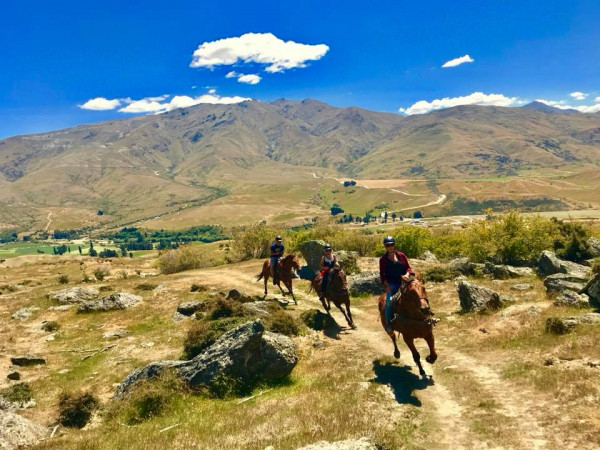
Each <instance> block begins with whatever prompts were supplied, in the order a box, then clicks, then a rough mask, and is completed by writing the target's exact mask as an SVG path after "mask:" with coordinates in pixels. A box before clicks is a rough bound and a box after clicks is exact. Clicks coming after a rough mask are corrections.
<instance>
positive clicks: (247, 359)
mask: <svg viewBox="0 0 600 450" xmlns="http://www.w3.org/2000/svg"><path fill="white" fill-rule="evenodd" d="M297 362H298V350H297V348H296V345H295V344H294V342H293V341H292V340H291V339H290V338H288V337H287V336H283V335H279V334H274V333H268V332H264V327H263V325H262V323H261V322H260V321H259V320H255V321H253V322H247V323H245V324H242V325H240V326H239V327H237V328H235V329H233V330H230V331H228V332H227V333H225V334H224V335H223V336H221V337H220V338H219V339H218V340H217V341H216V342H215V343H214V344H213V345H211V346H210V347H209V348H208V349H206V350H205V351H204V352H203V353H201V354H199V355H198V356H196V357H195V358H193V359H191V360H189V361H158V362H154V363H151V364H149V365H147V366H146V367H144V368H141V369H136V370H134V371H133V372H131V374H129V376H128V377H127V378H126V379H125V380H124V381H123V383H121V385H120V386H119V387H118V388H117V390H116V393H115V397H116V398H119V397H123V396H124V395H125V394H126V393H127V392H128V391H129V389H131V387H132V386H134V385H135V384H137V383H138V382H140V381H141V380H144V379H150V378H154V377H156V376H158V375H160V374H161V373H162V372H163V371H164V370H165V369H171V370H174V371H175V373H176V374H177V376H178V377H180V378H181V379H182V380H183V381H184V382H185V383H186V384H187V385H188V386H189V387H191V388H197V387H200V386H210V385H211V382H212V381H213V380H214V378H215V377H216V376H217V375H220V376H231V377H235V378H239V379H241V380H243V381H246V382H251V381H253V380H255V379H257V378H260V379H261V380H275V379H278V378H282V377H284V376H287V375H289V373H290V372H291V371H292V369H293V368H294V367H295V365H296V363H297Z"/></svg>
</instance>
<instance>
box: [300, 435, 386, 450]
mask: <svg viewBox="0 0 600 450" xmlns="http://www.w3.org/2000/svg"><path fill="white" fill-rule="evenodd" d="M378 448H379V447H377V446H376V445H375V444H373V443H372V442H371V441H370V440H369V439H368V438H366V437H363V438H360V439H348V440H345V441H336V442H327V441H320V442H316V443H314V444H310V445H306V446H304V447H299V448H298V449H297V450H377V449H378Z"/></svg>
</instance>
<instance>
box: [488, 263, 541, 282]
mask: <svg viewBox="0 0 600 450" xmlns="http://www.w3.org/2000/svg"><path fill="white" fill-rule="evenodd" d="M484 272H485V273H489V274H490V275H492V277H494V278H496V279H499V280H508V279H509V278H519V277H526V276H529V275H533V270H531V268H529V267H514V266H508V265H496V264H492V263H490V262H487V263H485V268H484Z"/></svg>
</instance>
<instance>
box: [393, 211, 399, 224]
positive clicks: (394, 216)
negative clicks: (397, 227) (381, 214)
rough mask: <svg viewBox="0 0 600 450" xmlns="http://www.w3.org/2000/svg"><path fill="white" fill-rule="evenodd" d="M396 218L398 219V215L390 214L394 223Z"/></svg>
mask: <svg viewBox="0 0 600 450" xmlns="http://www.w3.org/2000/svg"><path fill="white" fill-rule="evenodd" d="M396 217H398V215H397V214H396V213H395V212H393V213H392V221H394V222H395V221H396Z"/></svg>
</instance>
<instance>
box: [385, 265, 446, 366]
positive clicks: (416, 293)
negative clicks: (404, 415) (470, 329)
mask: <svg viewBox="0 0 600 450" xmlns="http://www.w3.org/2000/svg"><path fill="white" fill-rule="evenodd" d="M403 280H404V282H403V283H402V288H401V289H400V291H398V293H397V294H396V295H395V296H394V298H393V299H392V302H393V303H392V304H393V308H394V313H396V314H397V316H396V317H395V318H394V319H393V320H392V322H391V324H390V325H391V327H392V329H393V331H386V333H387V334H388V335H389V337H390V338H391V339H392V342H393V343H394V356H395V357H396V358H399V357H400V350H398V346H397V345H396V333H395V332H396V331H397V332H398V333H400V334H402V338H403V339H404V342H405V343H406V345H407V346H408V348H409V349H410V351H411V353H412V356H413V360H414V361H415V363H416V364H417V366H418V368H419V373H420V374H421V376H422V377H425V376H426V374H425V371H424V370H423V366H422V365H421V355H419V352H418V351H417V348H416V347H415V343H414V340H415V339H417V338H422V339H425V341H426V342H427V345H428V346H429V355H428V356H427V357H426V358H425V360H426V361H427V362H428V363H429V364H433V363H434V362H435V360H436V359H437V353H436V352H435V342H434V338H433V327H434V326H435V323H436V322H437V320H436V319H433V317H432V316H433V313H432V312H431V309H430V307H429V300H428V299H427V292H426V291H425V286H424V285H423V283H422V278H421V275H420V274H419V275H418V276H417V278H416V279H414V278H407V277H403ZM398 297H399V299H398ZM398 300H399V301H398ZM384 309H385V294H383V295H382V296H381V297H380V298H379V315H380V318H381V324H382V325H383V328H384V329H385V328H386V320H385V312H384Z"/></svg>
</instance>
